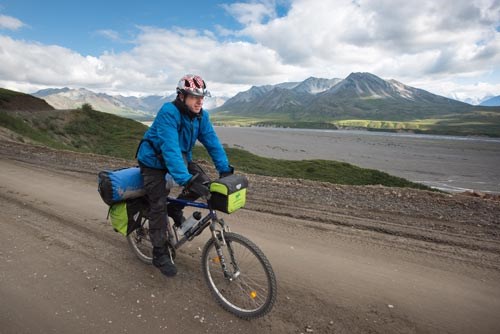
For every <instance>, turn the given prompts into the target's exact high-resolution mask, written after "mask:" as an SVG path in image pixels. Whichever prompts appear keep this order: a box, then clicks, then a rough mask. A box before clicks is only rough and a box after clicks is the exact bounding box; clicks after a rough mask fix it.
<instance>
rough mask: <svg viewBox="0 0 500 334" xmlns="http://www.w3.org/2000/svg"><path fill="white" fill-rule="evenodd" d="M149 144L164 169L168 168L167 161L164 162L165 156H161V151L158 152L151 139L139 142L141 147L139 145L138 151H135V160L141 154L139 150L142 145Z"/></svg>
mask: <svg viewBox="0 0 500 334" xmlns="http://www.w3.org/2000/svg"><path fill="white" fill-rule="evenodd" d="M144 142H146V143H148V144H149V146H150V147H151V148H152V149H153V151H154V152H155V156H156V158H157V159H158V160H159V161H160V163H161V164H162V165H163V167H165V168H167V165H166V164H165V160H163V155H161V151H160V150H158V149H157V148H156V147H155V145H154V144H153V141H152V140H151V139H147V138H143V139H141V141H140V142H139V145H137V150H136V151H135V158H136V159H137V155H138V154H139V149H140V148H141V145H142V143H144Z"/></svg>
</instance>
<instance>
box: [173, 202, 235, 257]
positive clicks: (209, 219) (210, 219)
mask: <svg viewBox="0 0 500 334" xmlns="http://www.w3.org/2000/svg"><path fill="white" fill-rule="evenodd" d="M167 202H168V203H175V204H180V205H182V206H190V207H194V208H199V209H205V210H208V213H207V214H206V215H205V216H204V217H203V218H201V219H200V220H199V221H198V223H197V224H196V225H195V226H193V227H192V228H191V229H190V230H189V231H187V232H186V234H185V235H184V236H183V237H182V238H181V239H179V236H178V234H177V231H176V230H174V229H173V228H172V225H171V223H170V220H169V222H168V224H167V230H168V233H169V237H170V238H171V237H172V236H175V240H169V241H170V242H171V244H172V246H173V247H174V249H178V248H179V247H181V246H182V245H183V244H184V243H185V242H186V241H191V240H193V238H194V237H196V236H198V235H200V234H201V232H203V231H204V230H205V228H207V227H208V226H210V230H211V231H212V234H213V233H214V232H215V231H216V226H215V224H216V223H217V224H219V225H221V227H222V230H226V231H227V230H228V228H227V226H226V224H225V223H224V221H223V220H222V219H219V218H218V217H217V211H215V210H213V209H212V207H211V205H210V200H208V201H207V203H202V202H195V201H190V200H185V199H177V198H172V197H167ZM211 223H212V224H211ZM213 236H214V237H216V236H215V235H213ZM172 241H174V242H172Z"/></svg>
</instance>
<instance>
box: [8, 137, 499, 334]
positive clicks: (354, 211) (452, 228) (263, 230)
mask: <svg viewBox="0 0 500 334" xmlns="http://www.w3.org/2000/svg"><path fill="white" fill-rule="evenodd" d="M0 146H1V145H0ZM1 148H2V151H1V152H2V154H0V171H1V173H0V210H1V212H2V214H1V217H0V228H1V231H2V234H1V235H2V236H1V243H0V300H1V301H2V303H1V306H0V333H2V334H4V333H89V332H90V333H138V332H148V333H181V332H183V333H271V332H273V333H307V332H312V333H499V332H500V317H499V316H498V310H500V260H499V259H500V251H499V250H500V240H499V234H498V217H499V215H498V214H499V212H500V204H499V202H496V201H491V200H485V199H476V198H469V197H465V196H462V197H456V196H453V197H452V198H449V197H448V196H447V195H441V194H435V195H434V194H431V193H427V192H415V191H412V192H404V191H397V192H396V195H394V194H393V193H392V191H394V190H389V189H386V188H376V187H375V188H370V187H365V188H364V189H365V190H364V192H365V193H369V192H373V191H376V192H380V193H382V198H385V201H383V200H380V204H379V205H378V210H376V209H370V208H369V207H368V204H366V206H367V207H366V208H365V206H363V205H359V206H357V207H356V202H354V200H353V198H351V197H350V196H354V195H356V199H357V200H361V199H362V198H361V196H362V195H361V193H362V189H360V188H356V187H353V188H342V187H341V188H338V187H337V188H336V189H337V190H336V192H334V194H336V197H335V198H336V201H335V203H337V204H338V205H336V206H334V205H331V204H328V203H329V202H328V198H325V202H324V204H322V205H320V204H317V205H316V206H315V205H311V206H308V207H306V206H305V205H304V203H302V202H300V201H296V205H295V206H294V207H293V210H291V211H293V212H294V213H293V214H290V212H289V211H290V210H289V208H290V206H289V205H290V202H289V201H288V200H287V199H288V198H289V196H290V194H288V193H287V189H288V188H287V187H286V185H284V184H283V185H282V186H281V187H278V188H277V189H278V190H275V191H278V193H279V194H280V195H279V197H278V198H279V199H277V200H276V201H275V202H272V201H271V200H270V198H269V197H266V196H270V194H267V195H264V194H263V193H264V191H263V190H265V187H264V185H267V186H268V187H272V186H273V180H265V179H264V180H260V181H259V180H257V179H256V178H255V177H254V178H252V180H253V182H254V188H252V189H253V191H254V192H255V193H259V192H262V195H261V197H258V196H257V195H256V194H254V195H253V197H252V198H251V204H250V205H249V206H248V209H245V210H240V211H239V212H238V213H235V214H233V215H231V216H227V217H226V220H227V221H228V222H229V223H230V225H231V228H232V230H233V231H235V232H238V233H241V234H243V235H245V236H247V237H248V238H250V239H251V240H252V241H254V242H255V243H256V244H258V245H259V246H260V247H261V248H262V249H263V251H264V252H265V253H266V255H267V256H268V258H269V260H270V261H271V263H272V265H273V267H274V269H275V272H276V275H277V279H278V285H279V296H278V299H277V303H276V305H275V308H274V309H273V311H272V312H271V313H270V314H269V315H268V316H266V317H264V318H262V319H258V320H254V321H243V320H239V319H237V318H235V317H233V316H232V315H230V314H228V313H227V312H225V311H223V310H222V309H221V308H220V307H219V306H217V304H216V303H215V301H214V300H213V299H212V297H211V296H210V294H209V291H208V289H207V288H206V286H205V283H204V282H203V281H202V277H201V269H200V261H199V257H200V255H201V251H200V248H199V247H202V245H203V243H204V242H205V240H206V239H207V237H206V235H205V236H204V235H202V236H200V237H199V238H198V239H196V240H194V241H193V242H192V243H190V244H187V245H186V246H185V248H183V249H181V250H180V251H179V255H178V260H177V264H178V268H179V274H178V276H176V277H175V278H173V279H168V278H165V277H162V276H161V275H160V274H159V272H158V271H157V270H156V269H155V268H153V267H151V266H147V265H144V264H142V263H141V262H139V261H138V260H137V259H136V258H134V255H133V254H132V252H131V251H130V250H129V249H128V246H127V243H126V240H125V239H124V238H123V237H122V236H120V235H119V234H117V233H115V232H113V231H112V229H111V227H110V226H109V225H108V223H107V222H106V212H107V207H106V206H105V204H103V203H102V202H101V200H100V198H99V196H98V194H97V191H96V184H95V170H94V169H95V168H97V166H96V165H95V164H101V165H99V166H98V167H99V168H100V167H102V164H108V165H109V166H113V164H119V163H120V161H112V160H111V159H110V160H109V161H106V159H105V158H102V157H97V156H91V155H83V154H82V155H78V154H73V153H64V152H56V151H52V150H46V149H42V148H33V147H30V146H23V145H19V144H13V143H5V142H4V143H3V146H1ZM35 153H38V154H35ZM63 156H64V157H66V158H65V159H66V160H64V161H66V162H65V163H61V162H62V161H63V160H61V159H62V158H61V157H63ZM90 164H94V165H90ZM90 166H92V167H90ZM274 182H278V181H276V180H274ZM290 182H293V181H290ZM302 185H303V188H308V187H312V185H310V184H308V183H307V182H305V183H304V182H303V183H302ZM328 187H329V186H325V185H322V184H315V186H314V188H308V189H309V191H312V190H311V189H314V190H315V191H316V192H318V193H321V191H322V189H323V188H327V189H330V188H328ZM333 188H335V187H333ZM330 190H331V189H330ZM358 193H359V195H358ZM321 196H324V195H323V194H321ZM412 196H413V197H412ZM433 196H434V197H433ZM372 197H373V198H374V199H376V196H372ZM401 197H403V198H406V199H407V200H406V201H405V202H404V203H402V204H401V207H403V206H404V205H406V207H405V210H406V211H405V212H406V213H407V215H406V216H405V215H403V214H402V213H397V210H396V209H395V208H394V206H398V203H399V202H398V200H397V199H398V198H401ZM424 197H429V198H430V199H429V203H430V202H432V203H434V204H433V205H435V207H431V208H434V211H433V212H431V213H421V215H420V216H419V215H418V214H412V213H411V212H412V211H411V210H412V208H413V207H415V208H414V210H416V211H418V212H420V211H422V210H419V209H418V208H419V205H420V204H419V203H421V202H422V201H424V199H423V198H424ZM259 199H260V200H259ZM256 201H259V204H252V203H253V202H256ZM440 201H447V202H445V203H444V204H443V205H442V206H440V205H439V203H440ZM344 202H345V203H347V204H344ZM386 202H387V203H388V204H387V205H388V207H387V208H384V207H382V203H386ZM349 203H350V204H349ZM426 203H427V202H426ZM349 205H351V207H349ZM391 205H392V206H391ZM454 206H457V207H458V206H461V207H462V211H461V212H456V211H458V210H454V211H453V213H451V212H450V213H448V212H447V211H446V208H450V207H451V208H453V207H454ZM367 212H371V215H368V213H367ZM427 214H428V215H430V216H436V218H435V219H431V218H429V217H427V216H426V215H427ZM453 214H455V216H452V215H453ZM473 214H476V216H475V217H474V218H473V219H470V218H469V220H467V219H466V218H464V217H467V216H468V217H471V216H473ZM440 217H441V218H440ZM401 220H404V221H405V222H404V223H397V222H398V221H401ZM453 221H455V222H458V223H453ZM471 221H473V222H475V223H476V225H480V226H469V225H471V224H470V222H471ZM438 222H440V223H438ZM417 223H418V224H417ZM454 224H455V225H454ZM465 226H469V229H467V228H466V227H465ZM460 230H462V231H463V232H460ZM464 232H465V233H464Z"/></svg>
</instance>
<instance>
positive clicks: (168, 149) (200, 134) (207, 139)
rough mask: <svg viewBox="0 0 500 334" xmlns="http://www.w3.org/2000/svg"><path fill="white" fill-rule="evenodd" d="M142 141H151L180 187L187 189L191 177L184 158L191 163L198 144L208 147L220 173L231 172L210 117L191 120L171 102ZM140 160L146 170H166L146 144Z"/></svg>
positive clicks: (139, 156) (143, 143) (143, 144)
mask: <svg viewBox="0 0 500 334" xmlns="http://www.w3.org/2000/svg"><path fill="white" fill-rule="evenodd" d="M143 139H148V140H150V141H151V142H152V143H153V145H154V146H155V149H156V150H157V151H158V152H161V154H162V156H163V160H164V161H165V164H166V168H167V169H168V172H169V174H170V175H172V177H173V178H174V180H175V182H177V183H178V184H179V185H182V186H184V185H186V184H187V182H188V181H189V179H190V178H191V176H192V175H191V174H189V172H188V169H187V166H186V164H185V163H184V159H183V154H184V155H185V157H186V159H187V161H188V162H190V161H191V160H192V157H193V153H192V149H193V147H194V144H195V143H196V140H199V141H200V142H201V143H202V144H203V145H204V146H205V148H206V149H207V151H208V154H209V155H210V157H211V158H212V160H213V162H214V165H215V168H217V171H218V172H219V173H224V172H228V171H230V169H231V167H230V166H229V161H228V159H227V156H226V152H225V151H224V148H223V147H222V145H221V143H220V141H219V138H217V135H216V134H215V131H214V128H213V127H212V123H210V119H209V115H208V113H207V112H205V111H203V110H202V111H201V112H200V114H199V117H195V118H191V117H189V115H187V114H184V113H181V112H180V111H179V110H178V109H177V107H176V106H175V105H174V104H173V103H172V102H168V103H165V104H164V105H163V106H162V107H161V109H160V111H159V112H158V114H157V115H156V118H155V120H154V122H153V124H152V125H151V127H150V128H149V129H148V130H147V131H146V133H145V134H144V138H143ZM137 160H138V161H139V163H141V164H142V165H144V166H146V167H150V168H156V169H165V165H163V164H162V162H161V161H160V160H159V159H158V158H157V156H156V153H155V151H154V149H153V148H152V147H151V145H150V144H149V143H148V142H146V141H143V142H142V143H141V145H140V147H139V151H138V153H137Z"/></svg>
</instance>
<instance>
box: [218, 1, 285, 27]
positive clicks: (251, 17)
mask: <svg viewBox="0 0 500 334" xmlns="http://www.w3.org/2000/svg"><path fill="white" fill-rule="evenodd" d="M222 6H223V8H225V9H226V10H227V11H228V12H229V13H230V14H231V15H233V16H234V17H235V18H236V20H237V21H238V22H240V23H241V24H243V25H249V24H256V23H257V24H258V23H262V22H263V21H264V20H265V19H272V18H274V17H276V12H275V3H274V1H259V2H250V3H245V2H238V3H232V4H225V5H222Z"/></svg>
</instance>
